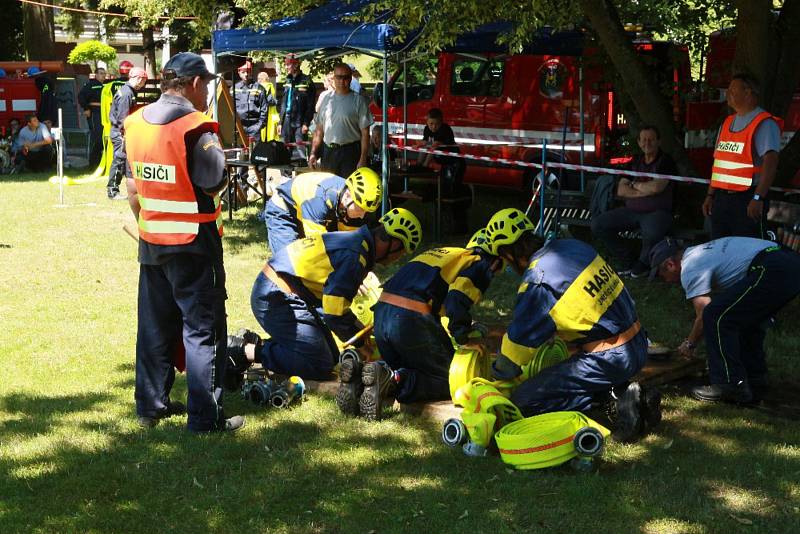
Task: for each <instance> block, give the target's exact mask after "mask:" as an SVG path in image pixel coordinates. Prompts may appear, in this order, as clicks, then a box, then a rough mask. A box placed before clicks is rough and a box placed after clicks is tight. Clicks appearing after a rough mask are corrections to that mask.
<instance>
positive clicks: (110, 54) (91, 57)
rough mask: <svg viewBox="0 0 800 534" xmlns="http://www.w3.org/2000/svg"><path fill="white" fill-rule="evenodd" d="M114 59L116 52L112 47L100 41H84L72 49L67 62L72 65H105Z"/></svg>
mask: <svg viewBox="0 0 800 534" xmlns="http://www.w3.org/2000/svg"><path fill="white" fill-rule="evenodd" d="M116 57H117V51H116V50H114V47H112V46H109V45H107V44H105V43H101V42H100V41H85V42H83V43H80V44H78V45H77V46H75V48H73V49H72V51H71V52H70V53H69V57H68V58H67V61H68V62H69V63H72V64H73V65H77V64H82V63H94V64H95V65H97V62H98V61H103V62H106V63H107V62H109V61H113V60H114V59H115V58H116Z"/></svg>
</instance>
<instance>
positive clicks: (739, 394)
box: [692, 381, 753, 404]
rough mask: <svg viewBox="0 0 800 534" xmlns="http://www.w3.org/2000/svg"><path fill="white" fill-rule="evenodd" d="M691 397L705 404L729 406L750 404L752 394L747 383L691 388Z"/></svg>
mask: <svg viewBox="0 0 800 534" xmlns="http://www.w3.org/2000/svg"><path fill="white" fill-rule="evenodd" d="M692 397H694V398H695V399H697V400H701V401H705V402H727V403H730V404H752V403H753V392H752V391H751V390H750V386H748V385H747V382H743V381H740V382H738V383H736V384H711V385H708V386H697V387H695V388H692Z"/></svg>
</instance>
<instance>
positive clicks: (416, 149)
mask: <svg viewBox="0 0 800 534" xmlns="http://www.w3.org/2000/svg"><path fill="white" fill-rule="evenodd" d="M387 146H388V147H389V148H394V149H397V150H406V151H408V152H420V153H423V154H433V155H435V156H447V157H452V158H462V159H468V160H474V161H488V162H491V163H500V164H502V165H510V166H512V167H523V168H529V169H530V168H532V169H541V168H542V164H541V163H534V162H530V161H520V160H514V159H506V158H498V157H494V156H475V155H473V154H459V153H456V152H446V151H444V150H436V149H432V148H423V147H409V146H406V147H404V146H401V145H396V144H389V145H387ZM546 166H547V167H548V168H556V169H567V170H573V171H580V170H583V171H586V172H594V173H599V174H615V175H624V176H634V177H642V178H657V179H663V180H673V181H676V182H688V183H695V184H708V183H709V182H710V180H707V179H706V178H695V177H693V176H678V175H674V174H657V173H654V172H639V171H631V170H628V169H614V168H610V167H595V166H593V165H577V164H573V163H557V162H547V165H546ZM770 191H780V192H782V193H800V189H788V188H785V187H771V188H770Z"/></svg>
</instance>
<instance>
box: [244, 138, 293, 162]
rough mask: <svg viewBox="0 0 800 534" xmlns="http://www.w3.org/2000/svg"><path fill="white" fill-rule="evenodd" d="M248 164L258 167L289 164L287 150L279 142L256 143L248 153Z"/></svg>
mask: <svg viewBox="0 0 800 534" xmlns="http://www.w3.org/2000/svg"><path fill="white" fill-rule="evenodd" d="M250 163H252V164H253V165H258V166H275V165H288V164H289V149H288V148H286V145H284V144H283V143H281V142H280V141H267V142H266V143H256V144H255V146H253V150H251V151H250Z"/></svg>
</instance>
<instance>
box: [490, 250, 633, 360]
mask: <svg viewBox="0 0 800 534" xmlns="http://www.w3.org/2000/svg"><path fill="white" fill-rule="evenodd" d="M624 287H625V286H624V285H623V283H622V280H620V278H619V276H618V275H617V273H616V272H614V269H612V268H611V267H610V266H609V265H608V264H607V263H606V261H605V260H604V259H603V258H601V257H600V256H599V255H598V256H595V258H594V260H593V261H592V263H590V264H589V265H588V266H586V268H585V269H584V270H583V272H581V274H580V275H578V277H577V278H576V279H575V281H574V282H572V285H570V286H569V288H567V290H566V291H565V292H564V294H563V295H562V296H561V298H560V299H558V302H556V304H555V306H553V308H552V309H551V310H550V317H552V319H553V322H555V324H557V325H558V330H559V336H560V337H561V338H563V339H564V340H565V341H567V342H569V341H572V340H573V339H577V338H579V337H581V336H583V335H585V333H586V332H588V331H589V330H591V329H592V327H593V326H594V325H595V324H597V322H598V321H599V320H600V317H602V316H603V314H605V313H606V311H607V310H608V308H610V307H611V305H612V304H613V303H614V300H615V299H616V298H617V296H619V294H620V293H622V290H623V289H624ZM504 354H505V352H504Z"/></svg>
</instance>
